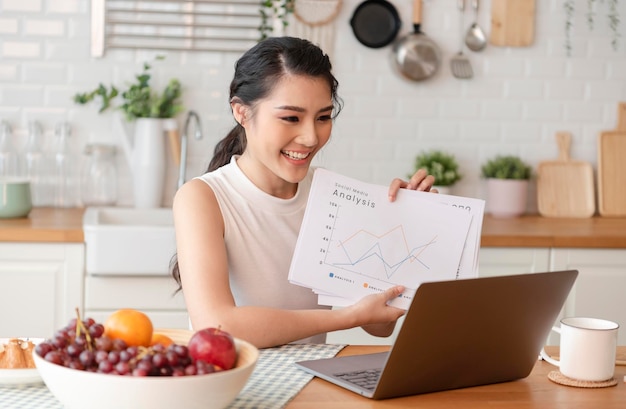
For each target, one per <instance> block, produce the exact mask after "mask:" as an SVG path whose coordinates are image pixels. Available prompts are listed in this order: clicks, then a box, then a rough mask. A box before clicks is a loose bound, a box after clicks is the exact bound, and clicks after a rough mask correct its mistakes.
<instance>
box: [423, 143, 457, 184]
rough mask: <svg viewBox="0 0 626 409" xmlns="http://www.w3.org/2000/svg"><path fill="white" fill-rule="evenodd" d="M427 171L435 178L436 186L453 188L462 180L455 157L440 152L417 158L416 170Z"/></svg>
mask: <svg viewBox="0 0 626 409" xmlns="http://www.w3.org/2000/svg"><path fill="white" fill-rule="evenodd" d="M418 169H426V170H427V171H428V173H429V174H431V175H433V176H434V177H435V185H437V186H451V185H453V184H455V183H456V182H458V181H459V180H461V177H462V176H461V173H460V172H459V164H458V163H457V161H456V159H455V157H454V156H453V155H450V154H448V153H445V152H442V151H440V150H432V151H427V152H422V153H420V154H419V155H417V157H416V158H415V170H418Z"/></svg>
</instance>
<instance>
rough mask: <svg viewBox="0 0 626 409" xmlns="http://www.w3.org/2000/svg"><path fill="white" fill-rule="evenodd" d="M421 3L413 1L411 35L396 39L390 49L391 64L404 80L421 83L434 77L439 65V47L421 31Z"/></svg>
mask: <svg viewBox="0 0 626 409" xmlns="http://www.w3.org/2000/svg"><path fill="white" fill-rule="evenodd" d="M421 22H422V1H421V0H414V1H413V30H414V31H413V33H410V34H407V35H406V36H404V37H402V38H400V39H398V40H397V41H396V42H395V43H394V45H393V49H392V62H393V65H394V66H395V68H396V69H397V70H398V71H399V72H400V74H402V76H404V77H405V78H407V79H409V80H412V81H422V80H425V79H428V78H430V77H432V76H433V75H435V73H436V72H437V71H438V70H439V66H440V65H441V51H440V49H439V46H437V44H436V43H435V42H434V41H433V40H432V39H431V38H430V37H428V36H427V35H426V34H424V33H423V32H422V31H421V27H420V26H421Z"/></svg>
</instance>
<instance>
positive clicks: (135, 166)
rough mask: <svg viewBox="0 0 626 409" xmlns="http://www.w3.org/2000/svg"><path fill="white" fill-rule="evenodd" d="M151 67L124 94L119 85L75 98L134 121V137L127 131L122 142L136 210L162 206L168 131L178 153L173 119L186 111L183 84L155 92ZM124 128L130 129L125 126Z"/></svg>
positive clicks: (144, 70)
mask: <svg viewBox="0 0 626 409" xmlns="http://www.w3.org/2000/svg"><path fill="white" fill-rule="evenodd" d="M150 68H151V67H150V65H149V64H148V63H144V65H143V72H141V73H140V74H137V75H136V76H135V82H133V83H131V84H129V86H128V88H127V89H126V90H124V91H122V92H121V93H120V92H119V91H118V89H117V88H116V87H115V86H110V87H106V86H105V85H103V84H100V85H99V86H98V87H97V88H96V89H94V90H92V91H90V92H85V93H79V94H76V95H75V96H74V102H75V103H77V104H80V105H84V104H88V103H90V102H92V101H94V100H96V99H99V100H100V112H104V111H106V110H108V109H110V108H115V109H119V110H121V111H122V112H123V113H124V116H125V117H126V120H127V122H133V125H134V138H130V135H129V132H125V134H124V135H122V138H121V142H122V147H123V148H124V153H125V155H126V158H127V160H128V163H129V166H130V168H131V170H132V173H133V175H132V176H133V185H134V186H133V192H134V200H135V207H143V208H154V207H160V206H161V201H162V196H163V188H164V183H165V179H166V178H165V172H166V169H165V167H166V160H165V150H166V148H165V138H164V135H165V132H164V131H168V133H169V134H170V144H172V148H173V149H174V150H175V149H176V148H175V147H176V144H178V140H177V137H176V136H175V135H176V134H177V132H176V129H177V124H176V122H175V121H174V120H173V119H172V118H174V117H175V116H176V114H178V113H179V112H181V111H182V110H183V109H184V108H183V105H182V103H181V102H180V98H181V95H182V87H181V84H180V82H179V81H178V80H177V79H171V80H170V81H169V83H168V84H167V86H166V87H165V88H164V89H163V91H162V92H155V91H154V90H153V88H152V87H151V85H150V79H151V75H150ZM118 97H121V98H122V103H121V105H118V106H116V107H113V102H114V101H115V100H116V99H117V98H118ZM120 122H123V121H120ZM120 129H121V130H122V131H124V130H126V127H125V124H124V123H122V124H121V126H120ZM172 135H174V136H173V137H172Z"/></svg>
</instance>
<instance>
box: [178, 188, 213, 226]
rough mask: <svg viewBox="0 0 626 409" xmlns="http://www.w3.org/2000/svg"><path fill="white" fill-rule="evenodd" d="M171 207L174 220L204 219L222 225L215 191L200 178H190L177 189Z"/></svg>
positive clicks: (199, 220)
mask: <svg viewBox="0 0 626 409" xmlns="http://www.w3.org/2000/svg"><path fill="white" fill-rule="evenodd" d="M172 209H173V212H174V220H175V221H176V222H180V221H182V220H194V221H195V222H196V223H202V222H203V221H206V222H210V223H211V224H213V225H214V226H216V225H217V226H219V225H223V220H222V213H221V211H220V207H219V204H218V202H217V198H216V197H215V193H214V192H213V189H212V188H211V187H210V186H209V185H208V184H207V183H205V182H204V181H202V180H200V179H192V180H190V181H188V182H187V183H185V184H184V185H183V186H182V187H181V188H180V189H178V191H177V192H176V195H175V196H174V204H173V206H172ZM216 223H217V224H216Z"/></svg>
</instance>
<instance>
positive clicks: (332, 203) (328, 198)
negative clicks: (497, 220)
mask: <svg viewBox="0 0 626 409" xmlns="http://www.w3.org/2000/svg"><path fill="white" fill-rule="evenodd" d="M423 195H431V196H436V195H433V194H428V193H424V192H415V191H402V192H400V193H399V195H398V198H397V200H396V201H395V202H393V203H391V202H389V200H388V197H387V187H385V186H378V185H372V184H367V183H364V182H360V181H357V180H354V179H350V178H347V177H345V176H342V175H338V174H335V173H332V172H329V171H327V170H324V169H318V170H317V171H316V173H315V177H314V179H313V185H312V187H311V192H310V195H309V202H308V205H307V210H306V212H305V216H304V220H303V223H302V228H301V232H300V235H299V237H298V242H297V244H296V250H295V253H294V257H293V260H292V264H291V269H290V273H289V279H290V281H291V282H292V283H294V284H298V285H303V286H306V287H310V288H312V289H313V290H314V291H315V292H317V293H318V294H319V295H320V299H325V300H328V299H332V298H333V297H339V298H342V299H344V300H349V301H350V302H354V301H355V300H358V299H360V298H361V297H363V296H365V295H368V294H371V293H375V292H380V291H384V290H385V289H387V288H389V287H391V286H393V285H397V284H401V285H403V286H405V287H406V288H407V291H405V293H404V294H403V295H402V296H401V297H399V299H398V300H397V302H396V303H397V304H398V306H402V305H406V306H408V303H409V302H410V300H411V299H412V295H413V293H414V290H415V289H416V288H417V287H418V286H419V284H420V283H422V282H426V281H440V280H449V279H455V278H457V274H458V268H459V263H460V259H461V256H462V253H463V249H464V245H465V242H466V239H467V235H468V231H469V226H470V222H471V219H472V217H471V215H470V214H469V212H467V211H464V210H463V209H460V208H459V207H458V206H457V207H454V206H447V205H442V204H441V203H438V202H435V201H432V200H426V199H424V196H423ZM325 303H329V302H325ZM330 304H331V305H332V304H333V303H332V302H330Z"/></svg>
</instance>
